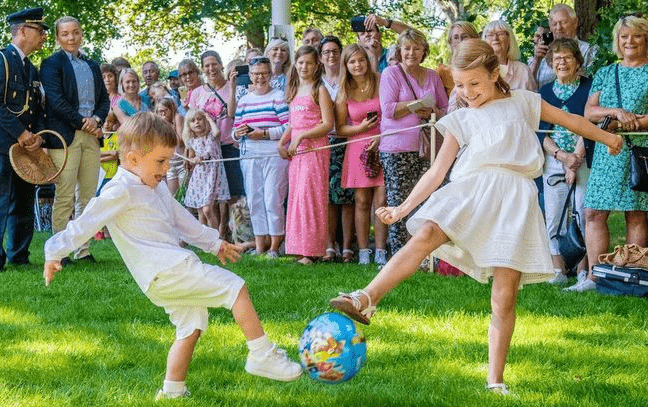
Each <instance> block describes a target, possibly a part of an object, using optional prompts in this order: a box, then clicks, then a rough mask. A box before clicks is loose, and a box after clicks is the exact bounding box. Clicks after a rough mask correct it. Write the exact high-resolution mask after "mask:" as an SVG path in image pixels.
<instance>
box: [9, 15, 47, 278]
mask: <svg viewBox="0 0 648 407" xmlns="http://www.w3.org/2000/svg"><path fill="white" fill-rule="evenodd" d="M7 23H8V25H9V29H10V30H11V44H9V45H8V46H7V47H6V48H4V49H2V50H0V271H2V270H3V269H4V265H5V262H6V261H7V260H8V261H9V263H13V264H29V245H30V243H31V240H32V236H33V233H34V186H33V185H31V184H29V183H27V182H25V181H23V180H22V179H21V178H20V177H18V175H17V174H16V173H15V172H14V170H13V168H12V167H11V163H10V161H9V147H11V145H12V144H15V143H19V144H20V145H21V146H23V147H25V148H26V149H27V150H34V149H37V148H40V145H41V143H42V142H43V140H42V138H41V137H39V136H37V135H36V134H34V133H36V132H37V131H38V130H41V126H42V122H43V109H42V105H41V101H42V98H43V94H42V86H41V84H40V82H39V77H38V70H37V69H36V68H35V67H34V65H32V63H31V62H30V61H29V58H27V56H28V55H29V54H31V53H32V52H34V51H37V50H39V49H40V48H41V47H42V46H43V42H44V41H45V39H46V38H47V30H48V27H47V25H45V22H44V20H43V9H42V8H33V9H27V10H22V11H19V12H16V13H13V14H10V15H9V16H8V17H7ZM5 229H6V230H7V250H6V251H5V249H4V247H3V246H2V242H3V238H4V234H5Z"/></svg>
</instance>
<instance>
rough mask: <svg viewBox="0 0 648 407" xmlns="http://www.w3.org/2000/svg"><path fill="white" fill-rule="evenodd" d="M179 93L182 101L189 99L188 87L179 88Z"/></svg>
mask: <svg viewBox="0 0 648 407" xmlns="http://www.w3.org/2000/svg"><path fill="white" fill-rule="evenodd" d="M178 93H179V94H180V99H181V100H185V99H186V98H187V95H188V94H189V92H188V91H187V87H186V86H180V87H179V88H178Z"/></svg>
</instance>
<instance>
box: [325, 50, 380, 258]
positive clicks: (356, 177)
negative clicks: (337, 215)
mask: <svg viewBox="0 0 648 407" xmlns="http://www.w3.org/2000/svg"><path fill="white" fill-rule="evenodd" d="M340 70H341V76H340V78H341V80H340V90H339V91H338V96H337V99H336V100H335V125H336V127H337V135H338V136H341V137H349V141H353V140H354V139H362V138H366V137H367V136H373V135H377V134H380V118H381V111H380V98H379V95H378V89H379V83H380V79H379V76H378V74H377V73H375V72H374V71H373V69H371V63H370V62H369V56H368V54H367V51H366V50H365V49H364V48H362V47H361V46H359V45H358V44H351V45H349V46H347V47H346V48H345V49H344V51H343V52H342V67H341V68H340ZM379 144H380V138H374V139H370V140H363V141H357V142H355V143H351V144H349V145H348V146H347V149H346V154H345V155H344V163H343V165H342V187H344V188H353V189H355V227H356V234H357V236H358V249H359V251H358V262H359V263H360V264H369V262H370V260H371V258H370V255H371V249H369V228H370V226H371V207H372V206H374V207H376V208H380V207H381V206H384V205H385V201H386V200H387V197H386V195H385V179H384V176H383V171H382V168H381V169H380V171H378V172H377V173H376V174H375V176H374V177H372V178H370V177H368V176H367V175H366V172H365V167H364V164H363V162H362V159H361V156H362V154H363V153H364V154H367V152H373V153H374V154H375V155H376V156H377V155H378V145H379ZM365 151H367V152H365ZM374 231H375V233H376V256H375V258H374V259H375V261H376V264H378V265H380V266H384V265H385V264H386V263H387V250H385V249H386V247H387V228H386V227H385V225H384V224H383V223H382V222H375V225H374Z"/></svg>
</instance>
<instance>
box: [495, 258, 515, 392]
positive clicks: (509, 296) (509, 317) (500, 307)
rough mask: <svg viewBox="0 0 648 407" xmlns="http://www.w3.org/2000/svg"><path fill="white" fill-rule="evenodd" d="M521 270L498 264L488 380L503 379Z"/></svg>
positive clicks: (500, 381)
mask: <svg viewBox="0 0 648 407" xmlns="http://www.w3.org/2000/svg"><path fill="white" fill-rule="evenodd" d="M521 277H522V273H520V272H519V271H516V270H512V269H508V268H503V267H502V268H496V269H495V271H494V273H493V288H492V292H491V307H492V316H491V323H490V328H489V329H488V342H489V343H488V377H487V379H486V382H487V383H488V384H494V383H503V382H504V367H505V365H506V356H507V355H508V350H509V345H510V344H511V337H512V336H513V328H514V327H515V303H516V300H517V293H518V288H519V286H520V278H521Z"/></svg>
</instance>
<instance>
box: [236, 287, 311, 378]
mask: <svg viewBox="0 0 648 407" xmlns="http://www.w3.org/2000/svg"><path fill="white" fill-rule="evenodd" d="M232 315H233V316H234V320H235V321H236V323H237V324H238V325H239V327H241V330H242V331H243V335H245V338H246V339H247V345H248V348H249V349H250V353H249V354H248V357H247V361H246V363H245V371H246V372H248V373H250V374H253V375H256V376H261V377H266V378H268V379H272V380H280V381H290V380H295V379H297V378H298V377H299V376H300V375H301V366H300V365H299V363H296V362H293V361H292V360H290V358H288V355H286V351H284V350H283V349H279V348H277V345H275V344H273V343H272V342H270V341H269V340H268V338H267V337H266V336H265V333H264V332H263V327H262V326H261V321H260V320H259V316H258V315H257V313H256V310H255V309H254V305H253V304H252V300H251V299H250V294H249V292H248V289H247V286H245V285H244V286H243V287H242V288H241V290H240V291H239V295H238V297H237V298H236V301H235V302H234V306H233V307H232Z"/></svg>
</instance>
